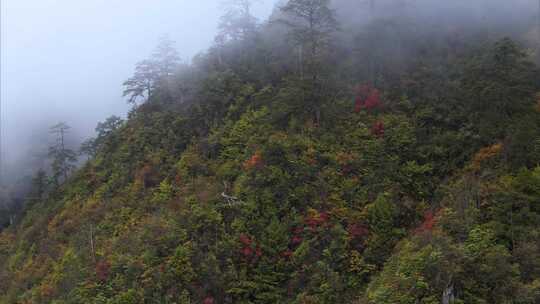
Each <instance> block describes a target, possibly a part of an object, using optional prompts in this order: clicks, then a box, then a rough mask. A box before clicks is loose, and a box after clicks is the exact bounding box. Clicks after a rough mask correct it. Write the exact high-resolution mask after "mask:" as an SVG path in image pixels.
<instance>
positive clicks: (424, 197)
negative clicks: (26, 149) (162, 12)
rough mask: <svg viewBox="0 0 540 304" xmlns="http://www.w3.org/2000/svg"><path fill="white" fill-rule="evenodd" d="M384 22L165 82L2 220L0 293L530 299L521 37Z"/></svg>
mask: <svg viewBox="0 0 540 304" xmlns="http://www.w3.org/2000/svg"><path fill="white" fill-rule="evenodd" d="M323 2H324V1H323ZM285 13H286V11H283V12H281V13H280V14H285ZM381 20H382V19H381ZM394 21H395V22H399V19H398V20H394ZM381 27H382V28H383V29H384V28H386V25H385V24H381V23H377V22H374V23H373V24H372V25H371V27H368V28H367V29H366V28H364V27H363V28H362V30H360V31H359V33H357V34H358V35H356V36H355V35H354V34H352V33H349V32H345V33H343V32H342V36H347V37H340V38H336V39H338V41H337V42H335V44H334V46H333V47H332V46H331V45H328V49H327V50H325V51H324V52H321V54H328V55H324V56H323V55H321V56H320V57H319V56H317V57H313V58H318V59H317V60H315V59H313V61H311V62H307V63H304V62H300V63H299V64H300V65H301V67H300V70H299V69H298V63H297V62H296V59H295V58H291V56H290V54H291V53H292V54H294V52H295V51H296V48H293V47H291V48H288V47H287V44H286V43H285V42H280V43H277V41H282V40H286V39H285V36H284V34H282V32H285V30H286V28H284V27H278V28H276V27H275V26H271V25H266V26H261V27H259V28H257V30H256V31H255V32H254V34H253V35H254V36H249V35H248V36H246V37H244V38H242V39H239V40H230V41H229V40H227V41H228V42H227V43H225V44H224V45H222V46H219V45H218V46H215V47H214V48H213V49H211V50H209V51H208V53H206V54H205V55H202V56H201V57H200V58H198V61H196V62H195V63H194V65H193V66H190V67H184V70H183V71H182V72H179V73H178V74H175V75H174V77H173V78H171V79H167V81H168V82H167V84H168V85H167V86H161V87H158V89H156V91H154V93H153V94H152V95H151V96H148V99H147V100H146V102H145V103H144V104H142V105H141V106H139V107H136V108H135V109H134V110H133V111H132V113H130V117H129V119H128V120H127V121H125V122H122V123H121V124H119V125H118V126H117V127H115V128H114V130H112V131H111V132H110V133H108V134H107V135H106V136H104V137H103V138H101V139H100V140H101V141H100V144H99V146H98V149H97V152H96V154H95V156H94V157H93V158H92V159H90V160H89V161H88V163H86V165H85V166H84V167H83V168H81V169H80V170H78V171H77V172H76V173H74V175H73V176H72V177H71V178H70V179H69V181H67V182H65V183H64V184H63V185H61V186H60V187H59V188H58V189H54V190H51V191H50V192H49V194H48V195H47V197H46V198H44V199H42V200H39V201H37V202H33V203H32V204H30V206H29V207H28V208H27V210H26V212H25V214H24V217H23V218H22V220H21V221H20V222H19V223H17V224H16V225H13V226H10V227H9V228H8V229H6V230H4V231H3V232H1V233H0V265H1V266H0V303H6V304H7V303H204V304H211V303H216V304H217V303H531V304H532V303H539V302H540V168H539V167H538V164H539V163H540V104H539V103H538V101H537V95H536V94H537V92H538V91H539V89H540V88H539V83H538V75H539V74H538V70H537V68H536V66H535V65H534V63H532V58H531V54H530V52H527V50H526V49H524V48H523V47H522V43H521V42H514V41H512V40H511V39H508V38H504V39H499V37H498V35H494V37H495V38H496V39H493V40H492V39H491V38H490V39H487V38H486V39H485V40H479V39H477V37H470V36H466V37H465V36H463V37H456V36H454V35H452V34H451V33H450V34H448V36H446V32H444V33H438V34H440V35H432V33H420V34H418V35H423V36H422V37H424V38H425V39H426V41H427V42H425V43H426V45H430V47H427V46H426V45H424V44H422V43H419V42H418V41H417V40H416V38H418V36H414V37H408V36H404V37H403V44H402V45H401V46H402V47H403V49H402V52H397V51H396V50H395V48H393V46H392V45H389V43H391V42H392V41H394V40H393V36H391V37H390V36H389V37H384V35H382V34H381V35H380V36H379V37H380V40H377V43H373V44H369V43H365V40H364V39H365V38H366V37H373V36H377V35H378V34H380V33H383V34H384V33H386V32H385V31H384V30H382V29H381ZM469 33H472V31H471V32H469ZM276 37H278V38H279V39H278V38H276ZM353 38H354V39H353ZM353 41H354V42H353ZM348 43H351V45H356V46H357V47H353V46H349V45H348ZM370 48H372V49H370ZM366 54H367V55H366ZM405 55H406V56H405ZM293 57H294V56H293ZM319 58H324V59H319ZM366 61H367V63H366V64H363V63H365V62H366ZM223 62H225V63H223ZM304 64H305V66H303V65H304ZM171 88H172V89H171Z"/></svg>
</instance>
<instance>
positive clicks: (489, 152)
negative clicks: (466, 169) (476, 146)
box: [471, 143, 503, 170]
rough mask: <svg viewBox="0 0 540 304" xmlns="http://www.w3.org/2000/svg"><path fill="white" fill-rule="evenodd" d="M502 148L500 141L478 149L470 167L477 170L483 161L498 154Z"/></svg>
mask: <svg viewBox="0 0 540 304" xmlns="http://www.w3.org/2000/svg"><path fill="white" fill-rule="evenodd" d="M502 149H503V145H502V144H501V143H498V144H494V145H493V146H490V147H485V148H482V149H480V151H478V152H477V153H476V154H475V155H474V157H473V161H472V164H471V167H472V168H473V169H474V170H479V169H480V167H481V165H482V163H483V162H485V161H486V160H489V159H491V158H493V157H495V156H497V155H499V154H500V153H501V151H502Z"/></svg>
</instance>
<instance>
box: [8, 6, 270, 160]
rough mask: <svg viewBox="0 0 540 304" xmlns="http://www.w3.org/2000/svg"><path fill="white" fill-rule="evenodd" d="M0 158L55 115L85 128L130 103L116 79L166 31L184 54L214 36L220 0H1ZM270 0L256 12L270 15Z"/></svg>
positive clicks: (24, 145)
mask: <svg viewBox="0 0 540 304" xmlns="http://www.w3.org/2000/svg"><path fill="white" fill-rule="evenodd" d="M0 1H1V6H2V7H1V8H2V12H1V25H2V28H1V34H2V37H1V51H2V54H1V73H2V82H1V89H2V91H1V98H2V99H1V100H2V126H3V131H2V132H3V146H4V160H5V161H6V162H13V161H14V160H15V159H17V158H21V157H26V154H27V153H28V149H29V147H30V146H31V143H33V142H35V141H36V138H40V137H43V136H47V129H46V128H47V127H48V126H49V125H51V124H52V123H54V122H56V121H66V122H67V123H68V124H70V125H72V126H73V128H74V130H73V133H77V134H80V135H89V134H91V132H92V131H93V129H94V127H95V125H96V123H97V122H98V121H101V120H103V119H105V118H106V117H108V116H110V115H112V114H116V115H125V113H126V112H127V110H128V109H129V107H128V105H127V104H126V102H125V100H124V99H123V98H122V82H123V81H124V80H125V79H126V78H128V77H129V76H130V75H131V74H132V73H133V68H134V65H135V63H136V62H137V61H139V60H141V59H144V58H145V57H147V56H148V55H149V54H150V53H151V52H152V50H153V48H154V47H155V46H156V44H157V42H158V40H159V37H161V36H163V35H168V36H169V37H171V38H172V39H173V40H175V41H176V43H177V48H178V50H179V52H180V54H181V56H182V58H183V59H184V60H186V61H189V60H190V59H191V58H192V56H194V55H195V54H196V53H198V52H200V51H204V50H205V49H206V48H207V47H208V46H210V44H211V43H212V41H213V38H214V35H215V34H216V31H217V30H216V28H217V24H218V20H219V17H220V15H221V14H222V12H223V7H222V5H220V4H221V3H222V1H221V0H0ZM273 6H274V0H263V1H260V2H259V3H258V4H257V5H256V6H255V7H254V14H255V15H256V16H257V17H258V18H259V19H261V20H263V19H265V18H266V17H268V15H269V14H270V13H271V10H272V8H273Z"/></svg>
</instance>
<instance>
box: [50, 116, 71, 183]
mask: <svg viewBox="0 0 540 304" xmlns="http://www.w3.org/2000/svg"><path fill="white" fill-rule="evenodd" d="M69 129H70V127H69V126H68V125H67V124H66V123H64V122H60V123H58V124H56V125H54V126H53V127H51V130H50V132H51V133H52V134H54V136H56V139H55V143H54V144H53V145H52V146H51V147H49V158H50V159H51V161H52V164H51V166H52V179H53V183H54V184H55V186H59V185H60V183H61V182H62V181H66V180H67V178H68V175H69V173H70V172H71V171H73V170H74V169H75V162H76V161H77V157H76V154H75V152H73V150H71V149H68V148H66V143H65V140H66V134H67V133H68V132H69Z"/></svg>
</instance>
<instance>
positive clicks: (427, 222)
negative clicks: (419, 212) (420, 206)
mask: <svg viewBox="0 0 540 304" xmlns="http://www.w3.org/2000/svg"><path fill="white" fill-rule="evenodd" d="M437 214H438V212H437V213H434V212H433V211H431V210H430V211H427V212H426V213H424V221H423V222H422V224H420V226H418V227H417V228H416V229H415V233H417V234H418V233H422V232H431V231H433V228H434V227H435V225H437Z"/></svg>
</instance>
